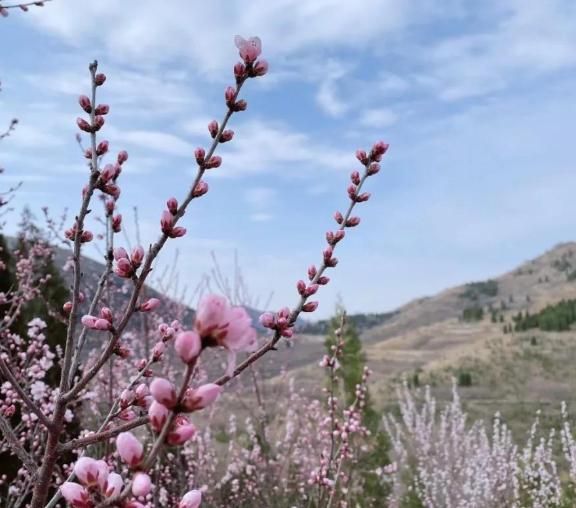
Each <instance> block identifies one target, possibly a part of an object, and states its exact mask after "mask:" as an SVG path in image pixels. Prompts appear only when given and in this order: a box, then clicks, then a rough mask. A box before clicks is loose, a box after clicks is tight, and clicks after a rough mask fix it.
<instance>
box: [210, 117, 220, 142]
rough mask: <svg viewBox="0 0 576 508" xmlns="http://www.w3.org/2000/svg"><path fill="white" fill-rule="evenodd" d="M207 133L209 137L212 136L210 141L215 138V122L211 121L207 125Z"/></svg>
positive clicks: (216, 132) (216, 130) (216, 128)
mask: <svg viewBox="0 0 576 508" xmlns="http://www.w3.org/2000/svg"><path fill="white" fill-rule="evenodd" d="M208 132H209V133H210V136H212V139H214V138H215V137H216V134H218V122H217V121H216V120H212V121H211V122H210V123H209V124H208Z"/></svg>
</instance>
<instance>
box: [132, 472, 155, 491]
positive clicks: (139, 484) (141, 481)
mask: <svg viewBox="0 0 576 508" xmlns="http://www.w3.org/2000/svg"><path fill="white" fill-rule="evenodd" d="M150 490H152V482H151V481H150V477H149V476H148V475H147V474H146V473H142V472H138V473H136V474H135V475H134V479H133V480H132V494H133V495H134V496H136V497H141V496H147V495H148V494H149V493H150Z"/></svg>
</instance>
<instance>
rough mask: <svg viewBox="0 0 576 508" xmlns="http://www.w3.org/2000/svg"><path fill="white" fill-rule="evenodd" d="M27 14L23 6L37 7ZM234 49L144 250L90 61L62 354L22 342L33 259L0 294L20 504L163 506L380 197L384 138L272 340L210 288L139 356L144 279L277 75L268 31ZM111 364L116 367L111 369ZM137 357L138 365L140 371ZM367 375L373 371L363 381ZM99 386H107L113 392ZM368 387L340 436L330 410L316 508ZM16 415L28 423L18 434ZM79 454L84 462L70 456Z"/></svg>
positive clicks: (9, 433)
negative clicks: (178, 473)
mask: <svg viewBox="0 0 576 508" xmlns="http://www.w3.org/2000/svg"><path fill="white" fill-rule="evenodd" d="M42 3H43V2H33V4H35V5H41V4H42ZM12 7H15V6H8V5H3V6H2V5H0V13H2V14H6V13H7V12H8V11H7V10H8V9H9V8H12ZM19 7H21V8H22V9H24V10H26V8H27V4H20V5H19ZM235 43H236V46H237V48H238V50H239V55H240V58H241V60H242V61H240V62H238V63H237V64H236V65H235V66H234V80H235V84H234V86H229V87H228V88H226V90H225V93H224V99H225V114H224V117H223V119H222V120H221V121H220V122H217V121H216V120H213V121H211V122H210V123H209V124H208V132H209V134H210V137H211V142H210V144H209V146H208V147H207V148H197V149H196V150H195V153H194V156H195V160H196V164H197V170H196V175H195V177H194V178H193V180H192V182H191V183H190V185H189V190H188V191H187V192H186V193H185V195H184V196H183V197H182V198H181V200H177V199H176V198H174V197H171V198H169V199H168V200H167V202H166V209H165V210H164V211H163V212H162V213H161V216H160V236H159V238H158V240H157V241H156V242H155V243H153V244H152V245H150V246H149V247H148V248H144V247H143V246H138V247H136V248H134V249H132V251H131V252H128V251H127V250H126V249H124V248H123V247H121V246H117V245H116V235H117V234H118V233H119V232H120V231H121V229H122V227H123V223H122V216H121V214H119V213H118V209H119V208H118V202H119V199H120V195H121V187H120V182H121V174H122V169H123V167H124V165H125V164H126V163H128V154H127V152H125V151H119V152H118V154H117V155H116V156H115V157H114V158H113V159H112V162H108V163H105V161H106V159H108V158H109V157H110V146H109V143H108V141H106V140H100V139H99V135H100V133H101V131H102V129H103V128H104V126H105V123H106V115H107V114H108V112H109V110H110V107H109V106H108V105H107V104H100V103H99V102H98V100H97V98H98V97H97V96H98V91H99V89H100V87H102V86H105V83H106V79H107V78H106V75H105V74H103V73H101V72H99V69H98V64H97V62H93V63H92V64H91V65H90V66H89V71H90V85H91V88H90V92H89V95H82V96H80V98H79V105H80V108H81V109H82V110H83V112H84V113H85V115H84V116H82V117H79V118H78V120H77V125H78V128H79V129H80V131H81V132H83V133H85V135H87V136H88V141H89V142H88V147H87V148H86V149H85V150H84V156H85V158H86V160H87V162H88V166H89V175H88V181H87V183H86V185H85V187H84V188H83V189H82V193H81V203H80V207H79V210H78V211H77V213H76V214H75V217H74V221H73V222H72V224H71V225H70V227H69V228H68V229H66V231H65V237H66V239H67V240H68V241H69V242H70V244H71V249H72V252H71V256H70V269H71V290H70V294H69V298H68V299H67V301H66V302H65V303H64V305H63V308H62V310H61V317H62V318H63V319H64V320H65V323H66V330H65V333H63V334H62V335H63V336H62V337H58V339H59V341H60V342H59V343H61V347H58V348H56V351H55V352H52V351H50V349H49V348H47V346H46V344H47V341H48V342H49V341H50V340H51V335H52V333H54V331H53V330H51V329H49V328H47V327H46V326H45V324H44V323H42V322H39V321H38V320H32V321H30V323H29V330H28V332H27V336H25V337H23V336H21V335H18V334H15V333H14V331H13V330H12V329H11V326H12V324H13V323H14V322H15V320H16V319H17V318H18V316H19V315H20V314H21V312H22V309H23V307H24V306H25V304H26V302H28V301H29V300H30V298H31V296H32V295H35V296H36V295H38V294H42V288H43V285H44V281H43V280H38V278H37V277H36V276H35V273H36V272H35V269H34V263H33V262H31V261H29V262H27V263H24V262H23V263H22V266H21V267H19V272H18V273H19V275H18V279H17V284H15V285H14V287H13V288H12V289H10V290H9V291H8V292H7V293H6V294H5V295H4V296H3V298H4V304H3V314H4V315H3V319H2V325H1V327H0V334H1V338H2V346H1V351H0V374H1V375H2V392H1V396H2V399H1V400H0V426H1V428H2V433H3V446H5V447H7V448H9V449H10V450H11V452H12V453H13V455H14V456H15V457H17V459H18V461H19V463H20V464H21V469H20V472H19V476H18V478H19V480H18V482H16V483H15V484H14V486H13V488H12V491H11V492H10V496H11V497H10V503H11V505H12V506H23V505H27V506H30V507H32V508H41V507H54V506H56V505H57V504H58V503H59V499H60V498H61V496H63V497H64V499H65V500H66V502H67V503H68V504H69V505H70V506H73V507H76V508H92V507H106V506H116V507H122V508H138V507H143V506H150V503H151V502H157V501H158V499H159V498H158V496H157V494H156V492H158V491H159V489H161V487H162V485H158V482H159V481H160V482H161V481H162V478H163V477H162V475H161V474H159V468H160V467H161V464H162V463H163V462H164V463H165V460H164V459H165V458H166V457H167V456H171V457H176V458H178V457H184V458H185V457H186V453H188V454H189V452H185V451H184V450H185V448H182V446H183V445H184V444H185V443H186V442H188V441H190V440H191V439H192V438H193V437H194V436H195V435H197V434H199V432H200V431H198V430H197V428H196V426H195V425H194V424H193V423H192V421H191V419H190V415H191V414H192V413H194V412H198V411H201V410H203V409H205V408H206V407H208V406H210V405H211V404H212V403H213V402H214V401H215V400H216V399H217V398H218V396H219V395H220V393H221V392H222V390H223V388H224V387H225V385H226V384H228V383H229V382H230V381H231V380H232V379H234V378H236V377H237V376H239V375H240V374H241V373H242V372H244V371H245V370H246V369H247V368H248V367H250V366H251V365H252V364H254V363H255V362H256V361H257V360H258V359H260V358H261V357H262V356H264V355H265V354H267V353H269V352H270V351H274V350H275V349H276V346H277V344H278V342H279V341H280V340H281V339H282V338H285V339H290V338H292V337H293V334H294V324H295V322H296V320H297V318H298V316H299V315H300V313H302V312H313V311H315V310H316V308H317V306H318V302H316V301H311V300H310V298H311V297H312V296H313V295H314V294H316V293H317V292H318V291H319V289H320V288H321V286H323V285H326V284H328V283H329V278H328V276H327V275H326V272H327V270H328V269H330V268H333V267H335V266H336V265H337V263H338V260H337V258H336V257H335V256H334V252H335V249H336V247H337V244H338V243H339V242H340V241H341V240H342V239H343V238H344V236H345V232H346V230H347V229H350V228H353V227H355V226H357V225H358V224H359V223H360V218H359V217H357V216H354V215H353V214H352V212H353V210H354V208H355V206H356V205H357V204H358V203H361V202H364V201H367V200H368V199H369V197H370V194H368V193H367V192H364V191H363V186H364V184H365V181H366V179H367V178H368V177H370V176H372V175H375V174H376V173H378V171H379V170H380V165H379V162H380V160H381V158H382V156H383V155H384V154H385V153H386V151H387V149H388V145H387V144H386V143H384V142H378V143H376V144H375V145H373V147H372V148H371V149H370V150H369V151H368V152H365V151H363V150H358V151H357V153H356V157H357V159H358V161H359V163H360V166H361V171H353V172H352V173H351V176H350V180H351V183H350V185H349V186H348V189H347V191H348V198H349V204H348V206H347V209H346V210H345V211H344V212H343V213H342V212H336V214H335V216H334V219H335V221H336V223H337V228H336V229H335V230H334V231H328V232H327V233H326V242H327V245H326V248H325V249H324V251H323V252H322V258H321V262H320V264H319V265H317V266H316V265H312V266H310V268H309V269H308V273H307V282H305V281H304V280H300V281H298V282H297V284H296V288H297V291H298V295H299V299H298V302H297V304H296V305H295V306H294V307H293V308H292V309H289V308H287V307H286V308H283V309H281V310H279V311H278V312H276V313H265V314H263V315H262V316H261V317H260V323H261V325H262V326H263V327H265V328H266V329H268V330H269V335H268V336H267V337H266V338H265V339H264V340H259V338H258V334H257V332H256V330H255V328H254V327H253V325H252V321H251V319H250V317H249V315H248V313H247V311H246V310H245V309H244V308H243V307H241V306H234V305H231V304H230V302H229V301H228V300H227V299H226V298H225V297H223V296H220V295H214V294H211V295H206V296H204V297H203V298H202V299H201V300H200V302H199V304H198V307H197V310H196V314H195V317H194V322H193V323H192V326H191V327H189V328H185V327H183V325H182V324H181V323H180V321H179V320H173V321H171V322H169V323H168V322H164V321H163V320H161V319H160V318H158V315H155V319H156V321H157V323H156V324H157V327H156V329H155V330H154V331H153V332H151V333H150V335H152V336H153V337H154V344H153V345H152V347H151V348H146V350H145V353H147V354H145V355H144V357H143V358H142V357H139V356H141V355H142V349H141V344H138V340H137V339H138V338H137V336H136V337H135V335H134V329H133V328H131V327H133V325H134V321H135V319H134V318H135V317H136V316H142V315H146V314H150V315H154V314H155V313H156V311H158V310H159V309H160V308H161V306H162V301H161V298H157V297H150V298H148V297H145V296H144V289H145V284H146V282H147V280H148V277H149V275H150V273H151V271H152V269H153V266H154V264H155V262H156V259H157V257H158V254H159V253H160V252H161V251H162V249H163V248H164V246H165V245H166V244H167V242H170V241H173V240H175V239H177V238H179V237H182V236H184V235H185V234H186V229H185V227H184V226H183V225H182V223H183V222H184V219H183V218H184V215H185V214H186V212H187V211H188V208H189V205H190V204H191V202H192V201H193V200H195V199H199V198H201V197H202V196H205V195H206V194H207V192H208V190H209V188H208V184H207V183H206V181H205V178H206V176H207V174H208V173H209V172H210V171H212V170H214V169H216V168H218V167H220V166H221V165H222V159H221V157H220V156H218V155H216V150H217V149H218V147H219V145H220V144H221V143H226V142H230V141H231V140H232V139H233V137H234V131H232V130H230V129H228V123H229V122H230V120H231V118H232V117H233V116H234V115H235V114H237V113H240V112H243V111H245V110H246V108H247V103H246V101H245V100H244V99H242V98H240V92H241V90H242V88H243V86H245V85H246V84H247V83H248V82H249V81H250V80H251V79H253V78H257V77H260V76H264V75H265V74H266V73H267V71H268V64H267V62H266V61H265V60H263V59H260V58H259V57H260V54H261V42H260V39H259V38H258V37H251V38H249V39H247V40H246V39H243V38H242V37H239V36H237V37H236V40H235ZM97 196H100V197H101V198H102V203H103V211H104V217H105V220H104V223H105V231H104V234H103V235H102V237H103V240H104V243H105V261H106V265H105V269H104V271H103V273H102V274H101V276H100V278H99V279H98V281H97V283H96V285H95V286H93V287H88V286H87V283H86V281H85V280H83V277H82V273H83V269H82V266H83V263H84V262H85V260H84V259H83V257H82V249H83V247H84V245H85V244H87V243H89V242H93V241H95V238H97V236H96V235H95V234H94V233H93V232H92V230H91V229H90V228H89V227H88V219H89V214H90V212H91V210H92V207H93V205H94V199H95V197H97ZM42 246H43V244H42V242H37V243H35V244H34V248H33V249H31V254H30V256H32V257H34V256H42V251H39V252H37V251H36V250H35V249H41V248H49V247H47V246H46V245H44V246H43V247H42ZM118 280H121V281H123V282H124V283H125V284H124V287H125V288H127V296H126V298H124V299H123V300H122V301H119V300H118V299H115V298H114V296H113V293H114V288H115V287H116V286H115V283H116V281H118ZM174 317H175V316H174ZM93 336H97V337H98V338H99V340H98V341H96V343H98V344H99V347H98V346H96V347H91V346H92V345H93V344H95V341H93V340H91V339H93ZM212 348H217V349H223V350H225V351H226V353H227V369H226V371H225V372H223V373H222V375H220V376H219V377H217V378H215V379H212V380H211V381H210V380H206V381H208V382H200V379H201V378H200V375H199V373H200V371H201V367H202V360H203V359H204V355H203V353H205V352H206V351H207V350H208V349H212ZM337 351H340V349H338V348H337ZM245 353H248V356H247V357H246V358H244V359H243V360H242V361H240V362H239V363H238V361H237V356H238V355H239V354H245ZM115 358H116V359H118V358H119V359H120V361H114V359H115ZM130 360H134V366H133V367H132V365H131V364H130ZM326 362H327V363H326V366H327V367H330V368H331V369H333V368H334V367H335V362H336V352H335V353H334V358H333V359H332V360H331V359H330V357H329V358H328V360H327V361H326ZM54 363H56V364H58V367H59V379H58V382H57V386H54V387H53V388H50V389H46V390H45V391H44V392H43V393H42V394H41V395H40V394H39V393H38V384H37V382H38V380H42V379H43V377H42V376H43V375H44V374H45V373H46V371H47V370H48V369H49V368H50V367H51V365H52V364H54ZM162 369H163V370H162ZM159 371H160V372H159ZM31 373H32V374H33V375H31ZM35 376H36V377H35ZM37 376H40V378H38V377H37ZM151 378H152V379H151ZM150 379H151V381H150ZM365 381H366V378H365V377H363V379H362V383H364V384H365ZM106 383H107V384H106ZM114 383H115V384H116V385H114ZM103 386H105V387H106V388H107V390H105V391H107V393H106V394H104V393H103V389H102V387H103ZM359 390H360V391H359V392H358V396H357V399H356V402H354V403H353V406H352V407H351V409H350V410H348V411H347V412H346V413H345V414H344V416H343V420H342V421H341V422H340V423H339V424H338V425H339V427H338V435H337V436H336V434H335V432H336V430H337V428H336V427H335V425H336V414H335V413H334V411H332V412H331V413H330V415H331V416H330V419H329V420H328V421H329V422H331V423H330V425H329V427H330V428H329V432H328V434H327V435H329V439H330V446H329V449H328V450H327V451H325V452H324V453H323V457H324V459H323V460H322V461H321V462H320V464H319V465H318V467H317V468H316V470H315V472H314V474H313V475H312V476H311V477H312V482H313V483H315V484H316V485H318V488H319V489H320V490H319V492H320V494H319V496H320V497H319V500H318V503H319V504H318V506H320V505H321V504H325V505H326V506H335V503H336V502H337V500H338V499H339V496H340V494H339V492H340V491H338V490H337V488H336V487H337V486H338V482H339V481H340V482H345V481H346V475H345V470H346V467H347V466H346V464H348V462H349V461H350V460H352V456H351V452H350V447H349V446H348V444H347V441H348V436H349V434H354V433H360V434H362V432H364V430H363V429H364V427H363V426H362V423H361V421H360V419H359V417H360V414H361V408H362V404H363V402H362V400H363V397H364V395H363V393H365V392H364V391H363V390H364V389H362V388H359ZM95 394H96V396H95ZM86 408H90V411H89V413H91V415H90V416H91V417H88V416H87V415H84V418H83V419H82V426H83V427H84V428H83V429H82V430H81V431H79V432H78V431H76V432H75V431H74V429H71V428H70V426H69V424H70V423H71V422H72V421H73V419H74V417H75V415H76V414H77V413H82V412H85V411H86ZM92 410H93V411H92ZM100 413H101V414H102V416H101V417H99V414H100ZM15 415H17V416H18V419H17V420H18V421H19V422H22V424H23V425H24V427H22V426H20V427H18V426H17V427H16V428H15V427H14V425H13V423H14V421H15V420H14V416H15ZM338 443H340V444H338ZM71 454H72V455H73V456H74V457H75V458H74V459H73V460H71V459H70V455H71ZM167 454H168V455H167ZM188 457H190V455H188ZM196 460H199V461H201V460H202V457H198V456H196ZM70 462H73V463H72V464H71V463H70ZM164 478H165V477H164ZM340 485H342V483H341V484H340ZM194 487H198V485H186V484H179V485H176V486H171V488H170V492H168V490H166V489H165V492H166V496H167V497H166V498H165V499H164V500H163V501H162V502H163V503H170V504H173V505H175V506H176V505H177V506H178V507H179V508H193V507H197V506H199V504H200V502H201V498H202V493H201V491H200V490H199V489H198V488H194ZM155 496H156V497H155Z"/></svg>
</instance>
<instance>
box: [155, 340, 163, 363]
mask: <svg viewBox="0 0 576 508" xmlns="http://www.w3.org/2000/svg"><path fill="white" fill-rule="evenodd" d="M165 351H166V345H165V344H164V342H157V343H156V344H155V345H154V348H153V349H152V359H153V360H154V361H155V362H157V361H158V360H160V358H162V355H163V354H164V352H165Z"/></svg>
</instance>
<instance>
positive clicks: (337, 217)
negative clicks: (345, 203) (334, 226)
mask: <svg viewBox="0 0 576 508" xmlns="http://www.w3.org/2000/svg"><path fill="white" fill-rule="evenodd" d="M334 220H335V221H336V222H337V223H338V224H342V223H343V222H344V217H343V216H342V214H341V213H340V212H335V213H334Z"/></svg>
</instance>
